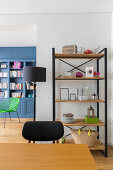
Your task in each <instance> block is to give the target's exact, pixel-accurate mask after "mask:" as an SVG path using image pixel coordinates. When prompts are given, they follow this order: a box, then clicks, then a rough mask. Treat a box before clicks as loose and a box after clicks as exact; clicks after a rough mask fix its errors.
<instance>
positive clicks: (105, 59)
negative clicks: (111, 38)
mask: <svg viewBox="0 0 113 170" xmlns="http://www.w3.org/2000/svg"><path fill="white" fill-rule="evenodd" d="M104 54H105V56H104V66H105V157H107V48H105V49H104Z"/></svg>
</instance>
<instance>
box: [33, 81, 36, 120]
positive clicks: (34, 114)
mask: <svg viewBox="0 0 113 170" xmlns="http://www.w3.org/2000/svg"><path fill="white" fill-rule="evenodd" d="M33 89H34V113H33V121H35V119H36V94H35V89H36V84H35V83H34V82H33Z"/></svg>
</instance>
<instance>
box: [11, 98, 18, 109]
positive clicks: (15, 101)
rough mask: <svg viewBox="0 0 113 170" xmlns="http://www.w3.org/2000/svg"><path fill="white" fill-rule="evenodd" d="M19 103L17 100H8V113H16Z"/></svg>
mask: <svg viewBox="0 0 113 170" xmlns="http://www.w3.org/2000/svg"><path fill="white" fill-rule="evenodd" d="M19 103H20V99H19V98H10V99H9V111H10V112H14V111H16V110H17V108H18V106H19Z"/></svg>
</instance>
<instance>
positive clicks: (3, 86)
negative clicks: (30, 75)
mask: <svg viewBox="0 0 113 170" xmlns="http://www.w3.org/2000/svg"><path fill="white" fill-rule="evenodd" d="M7 84H8V83H7V82H4V83H0V89H2V88H3V89H6V88H7Z"/></svg>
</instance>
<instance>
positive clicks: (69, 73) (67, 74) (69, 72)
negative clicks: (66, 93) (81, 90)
mask: <svg viewBox="0 0 113 170" xmlns="http://www.w3.org/2000/svg"><path fill="white" fill-rule="evenodd" d="M64 76H65V77H71V76H72V72H71V71H65V73H64Z"/></svg>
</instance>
